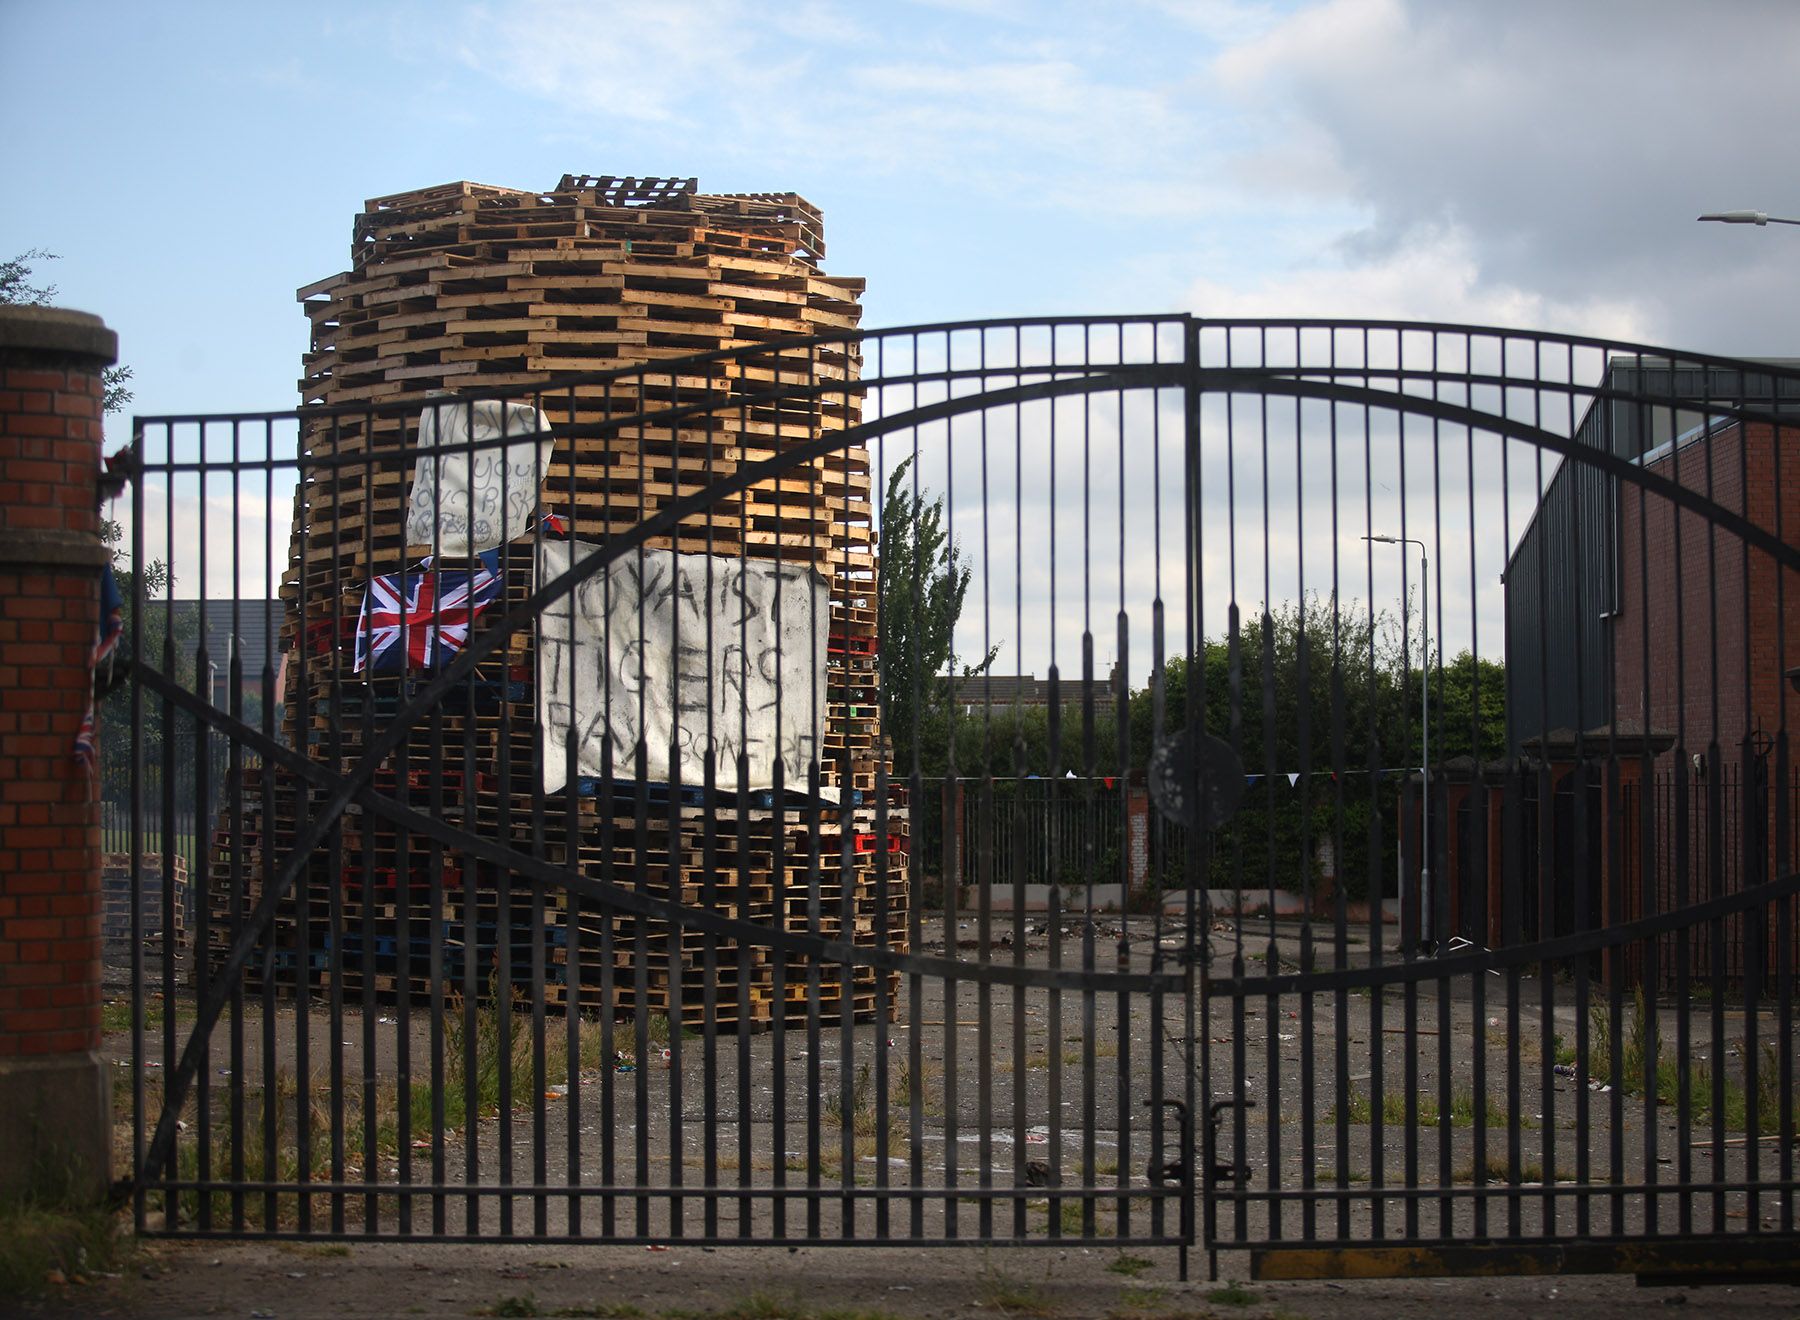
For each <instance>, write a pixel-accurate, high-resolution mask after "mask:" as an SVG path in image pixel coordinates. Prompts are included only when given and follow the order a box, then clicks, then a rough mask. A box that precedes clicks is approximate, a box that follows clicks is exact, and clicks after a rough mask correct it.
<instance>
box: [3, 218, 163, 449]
mask: <svg viewBox="0 0 1800 1320" xmlns="http://www.w3.org/2000/svg"><path fill="white" fill-rule="evenodd" d="M59 260H61V258H60V257H58V256H57V255H56V253H54V252H46V251H44V250H43V249H42V248H32V249H30V250H29V251H26V252H21V253H20V254H19V255H18V256H16V257H13V258H11V259H10V260H7V261H0V306H13V307H48V306H49V305H50V304H51V303H52V302H53V301H55V299H56V286H55V285H54V284H33V283H32V282H31V281H32V280H33V279H34V278H36V274H37V267H36V264H35V263H37V262H40V261H59ZM130 379H131V368H130V367H120V366H113V367H108V368H106V370H105V371H104V372H102V373H101V384H102V386H103V387H104V389H105V395H104V402H105V406H106V411H107V413H109V414H111V413H116V412H118V411H119V410H120V409H121V408H123V407H124V406H125V405H126V404H127V403H130V402H131V390H130V389H129V388H128V387H127V385H126V382H127V381H129V380H130Z"/></svg>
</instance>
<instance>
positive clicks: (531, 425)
mask: <svg viewBox="0 0 1800 1320" xmlns="http://www.w3.org/2000/svg"><path fill="white" fill-rule="evenodd" d="M549 432H550V424H549V422H547V421H546V420H545V419H544V414H543V413H541V412H539V411H538V410H537V409H536V408H533V407H532V406H531V405H530V404H528V403H505V402H503V401H501V400H499V399H474V400H466V399H458V400H455V401H454V402H451V401H446V402H444V403H439V404H433V405H431V406H430V407H428V408H426V409H425V410H424V411H423V412H422V413H420V414H419V447H420V448H421V449H429V448H432V447H433V446H440V445H441V446H443V447H445V448H446V449H448V450H449V451H450V452H448V453H443V454H438V455H436V456H435V457H433V456H421V457H420V458H419V460H418V461H417V462H416V463H415V464H414V465H413V484H412V496H411V498H410V499H409V500H408V502H407V507H406V543H407V544H408V545H413V546H422V545H429V546H436V547H437V548H438V551H439V553H442V554H446V555H466V554H469V553H471V552H479V551H482V550H492V549H493V548H494V547H495V546H497V545H499V544H501V543H502V542H504V541H510V540H512V539H513V538H514V537H517V536H523V535H524V534H525V533H527V532H529V531H530V530H531V525H532V519H533V516H534V515H535V514H536V513H537V506H538V488H539V487H540V486H541V485H542V484H543V481H544V464H545V463H546V462H548V461H549V458H550V446H551V444H552V440H551V438H550V434H549ZM509 436H523V437H528V438H526V439H520V440H515V441H513V442H511V443H509V444H490V445H488V446H487V447H486V448H478V449H475V450H473V451H465V452H463V453H457V452H455V451H456V447H457V446H458V445H466V444H469V443H470V442H471V441H474V442H475V443H476V444H480V443H481V442H482V441H492V440H504V439H506V438H507V437H509Z"/></svg>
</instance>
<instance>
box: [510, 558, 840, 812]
mask: <svg viewBox="0 0 1800 1320" xmlns="http://www.w3.org/2000/svg"><path fill="white" fill-rule="evenodd" d="M596 549H597V547H595V546H591V545H586V544H583V543H581V542H579V541H546V542H544V543H543V545H542V547H541V549H540V551H539V557H538V565H537V572H538V582H539V584H540V585H541V584H544V583H548V582H550V581H552V580H553V579H555V578H557V577H559V576H561V575H562V574H563V573H564V572H565V571H567V569H568V568H569V566H570V565H571V564H572V563H579V562H580V561H581V560H584V559H586V558H587V557H588V556H589V555H591V554H593V553H594V551H595V550H596ZM830 603H831V602H830V594H829V589H828V588H827V586H826V583H825V580H824V579H823V578H822V577H820V576H819V575H818V574H817V573H815V572H813V571H812V570H811V569H810V568H804V567H800V566H796V565H791V564H782V565H777V564H774V563H772V562H770V561H767V560H749V561H739V560H737V559H732V558H725V557H713V556H707V555H689V554H677V553H675V552H674V551H670V550H657V551H644V552H643V553H642V554H641V555H640V554H639V553H637V552H635V551H634V552H631V553H628V554H627V555H625V556H624V557H623V558H621V559H620V560H619V561H617V562H615V563H613V564H610V565H608V566H607V567H606V568H605V569H602V570H600V571H599V572H597V573H595V574H594V576H593V577H591V578H589V579H588V580H587V581H586V582H584V583H582V584H581V585H580V586H579V587H577V588H575V590H574V592H573V593H572V594H565V595H562V596H559V597H558V598H557V599H556V600H555V601H553V602H552V603H551V604H550V605H549V606H548V607H547V608H546V609H545V610H544V612H543V613H542V615H540V616H539V622H538V655H539V662H540V670H539V679H538V685H537V691H538V722H539V724H540V726H541V727H542V729H543V732H544V755H543V758H542V764H543V777H544V790H545V791H546V792H551V793H553V792H556V791H557V790H559V789H561V788H562V787H563V784H564V781H565V779H566V777H567V772H568V751H567V749H568V747H569V744H570V743H573V744H574V745H575V749H576V773H577V774H582V775H598V774H600V773H602V759H601V758H602V755H603V749H604V748H605V746H606V744H607V743H608V742H609V741H610V742H611V744H612V773H613V774H614V776H615V777H617V778H621V779H629V778H633V777H635V775H636V764H637V761H636V758H637V743H638V739H639V738H640V737H642V738H643V739H644V741H645V744H646V750H647V755H648V767H649V769H648V773H649V778H650V779H651V780H652V781H657V782H666V781H668V780H669V779H670V778H671V769H672V766H671V759H672V758H674V759H676V760H677V761H678V765H677V766H675V767H673V768H676V769H678V770H679V773H680V777H681V781H682V782H683V783H686V784H698V783H699V782H700V780H701V777H702V774H703V772H704V757H705V755H706V749H707V745H708V741H707V740H708V736H709V730H710V737H711V745H712V747H713V750H714V754H715V759H716V764H717V767H718V771H717V773H718V782H719V783H720V785H721V786H722V787H732V786H735V784H736V782H737V758H738V755H739V753H740V752H741V753H743V754H745V755H746V756H747V758H748V762H749V782H750V785H751V786H752V787H754V788H768V787H769V786H771V785H772V784H773V783H774V776H775V766H776V764H777V763H778V762H779V764H780V765H781V766H782V767H783V775H784V779H785V782H786V783H787V784H789V785H792V786H795V787H804V786H805V784H806V776H807V767H808V765H809V764H810V763H811V761H812V760H813V759H814V758H815V757H817V756H818V755H819V751H818V749H819V746H820V740H821V737H822V735H823V733H824V728H825V645H826V637H827V635H828V632H829V626H828V625H829V620H830Z"/></svg>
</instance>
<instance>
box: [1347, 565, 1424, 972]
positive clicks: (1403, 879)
mask: <svg viewBox="0 0 1800 1320" xmlns="http://www.w3.org/2000/svg"><path fill="white" fill-rule="evenodd" d="M1363 540H1365V541H1378V542H1380V543H1381V544H1382V545H1416V546H1418V547H1419V787H1420V810H1419V918H1420V921H1419V924H1420V926H1421V928H1422V932H1423V933H1422V934H1421V937H1420V941H1419V942H1420V944H1421V945H1422V946H1423V947H1425V948H1427V949H1429V948H1431V946H1432V944H1433V942H1434V941H1433V940H1432V937H1431V932H1432V930H1433V929H1434V927H1433V925H1432V911H1431V593H1430V590H1429V588H1428V587H1427V585H1426V584H1427V583H1428V582H1429V581H1430V579H1429V577H1428V576H1427V574H1428V573H1429V572H1430V568H1431V563H1430V561H1429V560H1428V559H1427V558H1426V557H1425V542H1423V541H1421V540H1419V538H1418V537H1416V536H1365V537H1363ZM1400 880H1401V885H1400V921H1401V929H1402V931H1404V930H1405V922H1406V873H1405V872H1404V871H1402V872H1401V875H1400Z"/></svg>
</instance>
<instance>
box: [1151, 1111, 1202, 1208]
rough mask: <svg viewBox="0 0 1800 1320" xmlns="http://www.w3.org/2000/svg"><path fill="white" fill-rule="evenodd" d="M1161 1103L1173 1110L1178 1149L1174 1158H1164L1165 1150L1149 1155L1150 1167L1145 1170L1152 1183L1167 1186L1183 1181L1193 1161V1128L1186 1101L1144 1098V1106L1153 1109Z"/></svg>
mask: <svg viewBox="0 0 1800 1320" xmlns="http://www.w3.org/2000/svg"><path fill="white" fill-rule="evenodd" d="M1158 1105H1161V1106H1162V1108H1164V1109H1173V1110H1174V1111H1175V1140H1176V1141H1177V1142H1178V1143H1180V1149H1179V1151H1178V1152H1177V1153H1176V1157H1175V1158H1174V1159H1172V1160H1171V1159H1165V1158H1164V1155H1165V1152H1164V1151H1161V1150H1158V1151H1157V1152H1155V1153H1154V1154H1153V1155H1151V1157H1150V1167H1149V1169H1147V1170H1146V1171H1145V1172H1146V1173H1147V1175H1148V1176H1149V1179H1150V1181H1151V1183H1152V1184H1154V1185H1155V1186H1158V1187H1167V1186H1168V1185H1170V1184H1171V1183H1177V1184H1178V1183H1183V1182H1185V1181H1186V1180H1187V1172H1188V1169H1189V1168H1190V1167H1191V1166H1192V1165H1193V1162H1194V1128H1193V1124H1192V1123H1190V1122H1188V1109H1187V1103H1186V1102H1185V1101H1182V1100H1146V1101H1144V1108H1146V1109H1154V1108H1156V1107H1157V1106H1158Z"/></svg>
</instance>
